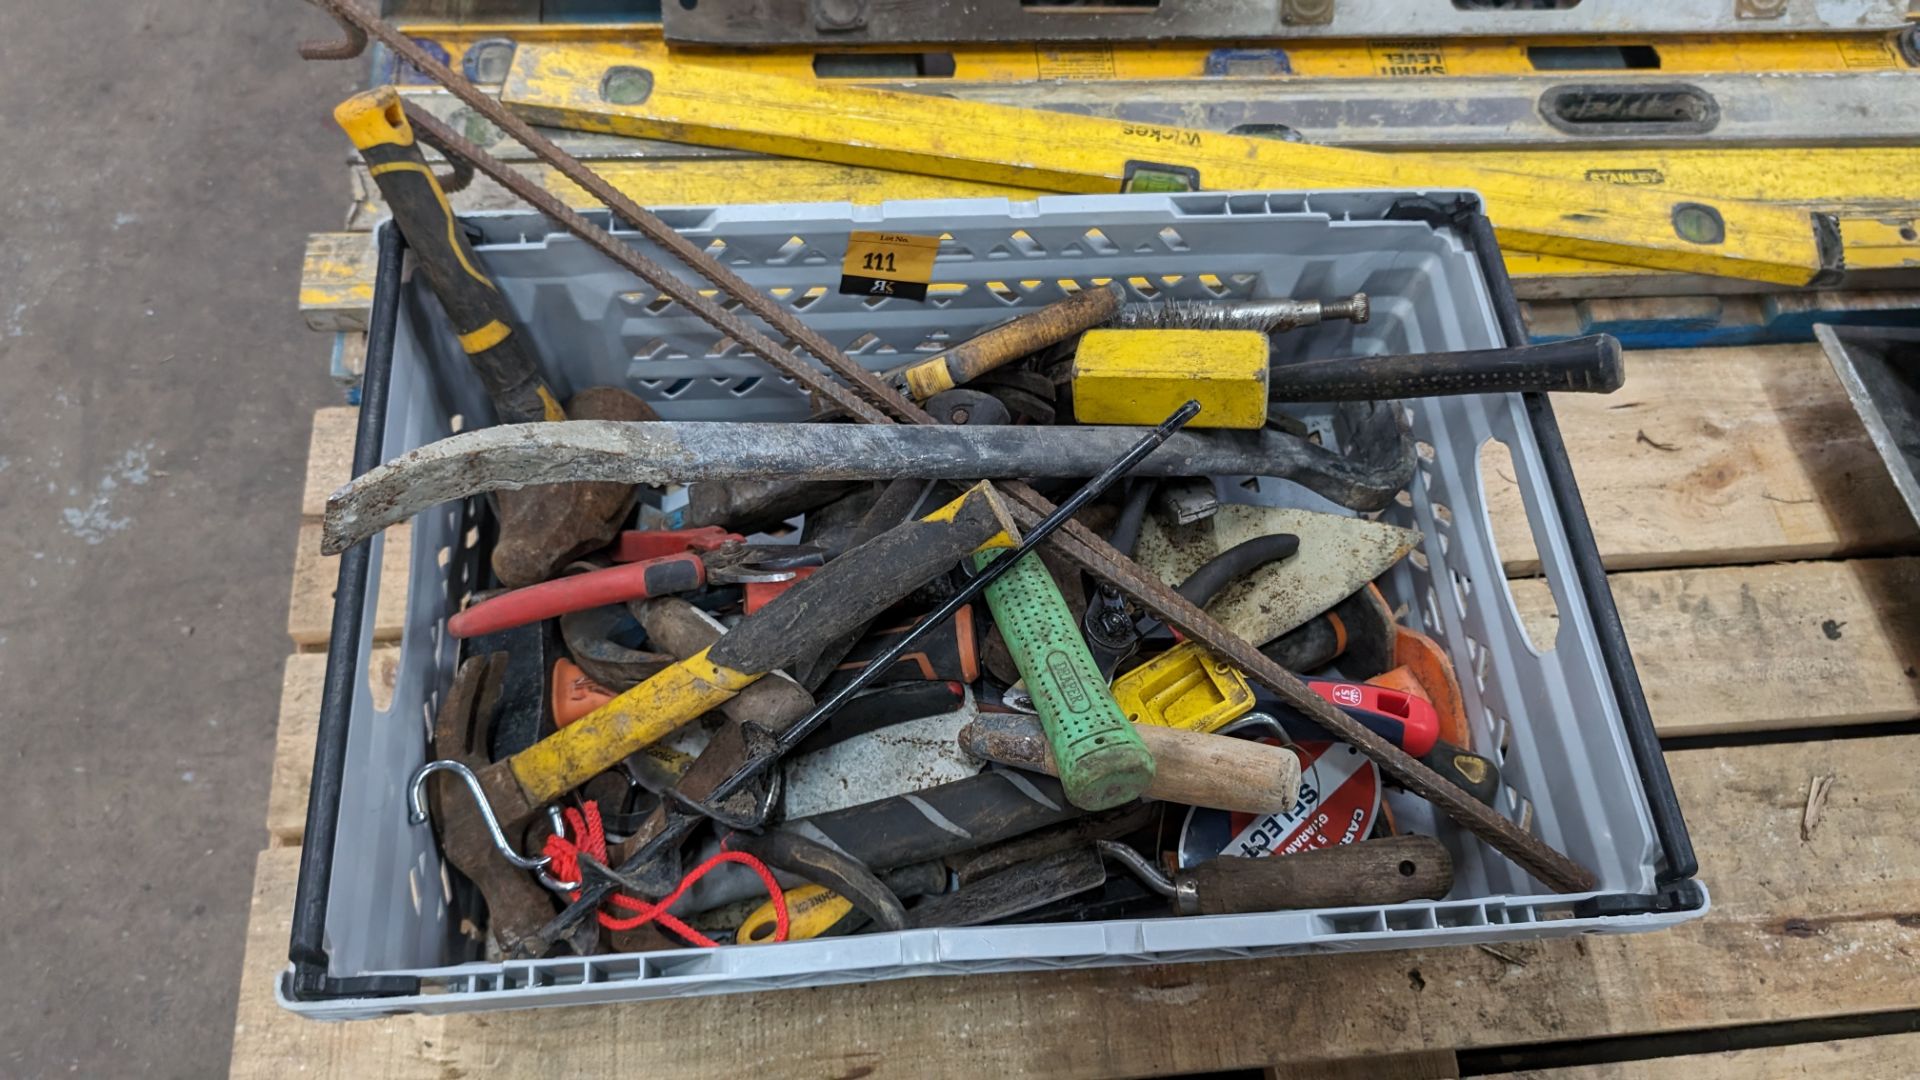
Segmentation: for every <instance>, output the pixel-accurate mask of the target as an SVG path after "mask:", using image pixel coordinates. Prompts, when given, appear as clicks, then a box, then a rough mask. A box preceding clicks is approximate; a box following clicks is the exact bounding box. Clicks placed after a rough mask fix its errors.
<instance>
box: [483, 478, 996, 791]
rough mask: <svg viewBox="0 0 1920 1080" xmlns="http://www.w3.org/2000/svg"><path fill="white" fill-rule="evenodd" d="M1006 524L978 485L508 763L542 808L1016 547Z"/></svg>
mask: <svg viewBox="0 0 1920 1080" xmlns="http://www.w3.org/2000/svg"><path fill="white" fill-rule="evenodd" d="M1009 525H1010V519H1009V518H1008V517H1007V514H1006V511H1005V509H1004V508H1003V507H1002V506H1001V505H1000V502H999V498H998V496H997V495H996V494H995V493H994V491H993V486H992V485H991V484H987V483H981V484H978V485H976V486H974V487H973V488H970V489H968V491H967V493H966V494H965V495H962V496H961V497H960V498H958V499H955V500H954V501H953V502H952V503H949V504H948V505H946V506H944V507H942V508H940V509H939V510H936V511H934V512H933V513H932V514H930V515H928V516H927V517H925V518H923V519H921V520H919V521H909V522H906V523H905V524H902V525H898V526H896V527H894V528H892V529H889V530H888V531H886V532H884V533H881V534H880V535H879V536H876V537H874V538H873V539H872V540H869V541H867V542H866V543H864V544H861V545H860V546H858V547H856V548H854V549H853V550H851V551H848V552H847V553H846V554H844V555H842V556H840V557H839V558H837V559H835V560H833V561H832V562H830V563H828V564H827V565H826V566H824V567H821V568H820V570H819V572H817V573H815V574H813V575H812V576H810V577H808V578H807V579H806V580H804V581H802V582H800V583H799V584H797V585H795V586H794V587H793V588H791V589H788V590H787V591H786V592H784V593H781V594H780V595H779V596H778V597H776V598H775V599H774V600H773V601H772V602H771V603H769V604H768V605H767V606H766V607H764V608H761V609H760V610H759V611H757V612H755V613H754V614H752V615H750V616H748V617H747V618H746V619H745V620H743V621H742V622H741V623H740V624H739V625H738V626H736V627H734V628H733V629H732V630H731V631H729V632H728V633H727V634H725V635H724V636H722V637H721V638H720V640H719V641H717V642H715V643H714V644H713V645H712V646H711V647H709V648H706V649H702V650H701V651H700V652H698V653H696V654H694V655H693V656H690V657H688V658H687V659H685V660H682V661H679V662H678V663H676V664H673V665H672V666H670V667H668V668H667V669H665V670H664V671H661V672H660V673H659V674H657V675H655V676H654V677H652V678H651V679H648V680H647V681H645V682H643V683H641V684H640V685H638V686H635V687H634V688H633V689H631V690H628V691H626V692H624V693H622V694H620V695H619V696H618V697H616V698H614V699H613V700H612V701H609V702H607V703H606V704H605V705H602V706H600V707H599V708H598V709H595V710H594V711H593V712H591V713H588V714H587V715H586V716H583V717H581V718H580V719H578V720H576V721H574V722H573V723H571V724H569V725H567V726H566V727H564V728H561V729H560V730H559V731H556V732H554V733H553V734H552V735H549V736H547V737H546V738H544V739H542V740H540V741H539V742H537V743H535V744H534V745H532V746H530V747H528V748H527V749H525V750H522V751H521V752H520V753H518V754H515V755H514V756H513V757H511V758H508V759H506V764H507V765H508V767H509V768H511V770H512V773H513V777H514V779H515V780H516V781H518V783H519V786H520V789H521V791H522V792H524V793H525V796H526V800H527V802H528V803H529V804H530V805H533V806H539V805H540V804H542V803H545V802H547V801H549V800H551V799H553V798H554V797H556V796H558V795H561V794H563V793H565V792H567V791H571V790H572V789H573V788H575V787H578V786H579V785H581V784H583V783H585V782H586V781H587V780H588V779H589V778H590V777H592V776H594V775H595V774H597V773H599V772H602V771H604V770H606V769H609V768H612V767H613V765H614V764H615V763H616V762H618V761H619V760H620V759H622V758H624V757H626V756H627V755H628V754H631V753H633V752H634V751H636V750H639V749H642V748H644V747H646V746H650V745H652V744H653V743H656V742H658V741H660V740H661V739H664V738H666V737H667V736H668V735H671V734H672V733H673V732H674V731H676V730H678V729H679V728H680V727H681V726H682V725H684V724H686V723H688V722H689V721H691V720H693V719H695V718H696V717H698V716H700V714H702V713H704V712H706V711H707V710H709V709H713V708H716V707H718V706H719V705H720V704H722V703H723V702H725V701H727V700H728V699H729V698H731V697H733V696H734V695H735V694H737V693H739V692H740V691H741V690H743V689H745V688H746V687H748V686H750V685H752V684H753V683H754V681H755V680H757V679H759V678H760V677H761V676H763V675H765V674H766V673H767V672H770V671H772V670H774V669H775V668H782V667H786V666H788V665H789V664H791V663H792V662H793V661H794V660H795V659H797V658H799V657H803V656H809V655H812V654H813V653H814V652H816V651H818V650H819V649H821V648H824V647H825V646H826V644H827V643H829V642H832V641H834V640H836V639H838V638H839V637H840V636H841V635H842V634H845V633H847V632H848V631H849V630H850V629H852V628H854V627H857V626H864V625H865V624H866V623H867V622H868V621H870V620H872V619H873V618H874V617H875V616H877V615H879V614H880V613H881V612H883V611H885V610H886V609H887V608H889V607H892V606H893V605H894V604H896V603H899V602H900V600H901V599H903V598H904V597H905V596H906V595H907V594H908V593H910V592H912V591H913V590H915V589H917V588H919V587H920V586H922V585H924V584H926V583H927V582H928V581H929V580H931V579H932V578H934V577H935V576H937V575H939V574H942V573H945V572H947V571H948V570H951V569H953V567H955V566H956V565H958V564H959V562H960V561H961V560H962V559H964V558H965V557H966V556H967V555H968V553H970V552H972V551H975V550H977V549H979V548H981V547H983V546H987V545H989V544H998V543H1010V542H1011V541H1009V540H1007V539H1006V537H1007V534H1008V532H1009Z"/></svg>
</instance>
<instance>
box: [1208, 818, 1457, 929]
mask: <svg viewBox="0 0 1920 1080" xmlns="http://www.w3.org/2000/svg"><path fill="white" fill-rule="evenodd" d="M1173 885H1174V904H1175V908H1176V910H1178V911H1179V912H1180V914H1182V915H1240V914H1246V913H1250V912H1258V911H1282V910H1286V909H1289V908H1324V907H1364V906H1367V905H1370V904H1398V903H1402V902H1404V901H1407V900H1438V899H1440V898H1441V897H1443V896H1445V895H1447V893H1448V892H1449V891H1450V890H1451V889H1452V888H1453V856H1452V855H1451V854H1450V853H1448V851H1447V849H1446V846H1445V845H1444V844H1442V843H1440V841H1438V840H1436V839H1434V838H1433V837H1431V836H1390V837H1387V838H1385V839H1381V840H1363V841H1360V842H1358V843H1353V844H1336V845H1335V846H1333V847H1328V848H1319V849H1317V850H1314V851H1303V852H1300V853H1299V854H1295V855H1270V856H1268V857H1266V858H1263V859H1246V858H1241V857H1239V856H1237V855H1222V856H1220V857H1219V858H1217V859H1209V860H1208V861H1206V862H1203V863H1201V864H1200V865H1198V866H1195V867H1193V868H1191V869H1188V870H1182V871H1181V872H1180V873H1178V874H1177V875H1175V876H1174V879H1173Z"/></svg>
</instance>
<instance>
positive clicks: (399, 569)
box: [287, 522, 413, 650]
mask: <svg viewBox="0 0 1920 1080" xmlns="http://www.w3.org/2000/svg"><path fill="white" fill-rule="evenodd" d="M385 535H386V542H385V544H384V547H383V551H382V554H381V557H380V566H381V571H380V582H381V584H380V597H379V600H378V601H377V607H376V609H375V617H374V626H373V639H374V640H375V641H397V640H399V638H400V630H401V627H402V626H404V625H405V623H406V611H407V571H408V567H409V566H410V565H411V564H412V561H413V530H412V528H411V527H410V526H409V525H407V524H400V525H396V526H394V527H393V528H391V529H388V530H387V531H386V534H385ZM339 576H340V560H339V558H338V557H336V556H331V555H322V554H320V524H319V522H307V523H305V524H303V525H301V526H300V537H299V541H298V546H297V547H296V548H295V549H294V554H293V597H292V599H291V600H290V601H289V603H288V605H287V636H288V637H291V638H292V639H293V643H294V645H296V646H297V647H299V648H300V649H302V650H307V649H320V648H324V647H325V646H326V644H327V639H328V638H329V637H330V636H332V634H333V589H334V585H335V584H336V583H337V582H338V580H339Z"/></svg>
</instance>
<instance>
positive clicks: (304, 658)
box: [267, 646, 400, 847]
mask: <svg viewBox="0 0 1920 1080" xmlns="http://www.w3.org/2000/svg"><path fill="white" fill-rule="evenodd" d="M326 674H327V656H326V654H325V653H320V652H305V653H294V654H293V655H292V656H289V657H287V666H286V671H285V674H284V675H283V676H282V679H281V683H280V728H279V732H278V734H277V735H276V736H275V739H274V748H273V787H272V789H271V790H269V791H268V793H267V838H268V841H269V843H272V844H274V845H277V846H286V847H298V846H300V841H301V840H302V839H303V838H304V837H305V835H306V830H307V789H308V787H309V785H308V780H309V779H310V778H311V777H312V775H313V744H314V738H315V735H316V733H317V732H318V730H319V726H320V698H321V694H322V692H323V683H324V681H325V679H326ZM399 674H400V650H399V649H396V648H391V647H385V646H376V647H375V648H373V649H372V650H370V652H369V654H368V668H367V683H368V686H369V687H370V688H371V689H372V691H373V703H374V707H375V708H382V709H383V708H386V707H387V705H388V704H389V703H391V702H392V701H393V687H394V683H395V680H396V679H397V678H398V676H399Z"/></svg>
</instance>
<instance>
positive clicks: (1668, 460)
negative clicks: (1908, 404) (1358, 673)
mask: <svg viewBox="0 0 1920 1080" xmlns="http://www.w3.org/2000/svg"><path fill="white" fill-rule="evenodd" d="M1553 408H1554V412H1555V414H1556V416H1557V417H1558V419H1559V423H1560V430H1561V433H1562V435H1563V436H1564V437H1565V439H1566V443H1567V456H1568V458H1569V459H1570V460H1571V461H1572V462H1573V471H1574V474H1575V476H1576V477H1577V478H1578V480H1579V483H1580V493H1581V495H1582V497H1583V498H1584V499H1585V501H1586V507H1587V517H1588V520H1590V521H1591V522H1592V524H1593V532H1594V539H1595V541H1596V542H1597V543H1598V544H1599V547H1600V554H1601V557H1602V559H1604V560H1605V562H1606V564H1607V567H1608V568H1609V569H1614V570H1630V569H1649V568H1657V567H1667V566H1705V565H1719V564H1727V563H1755V562H1769V561H1774V560H1785V559H1819V558H1832V557H1836V556H1848V555H1861V554H1877V553H1890V552H1906V551H1913V550H1920V530H1917V529H1916V528H1915V526H1914V523H1913V520H1912V519H1911V518H1910V517H1908V516H1907V513H1906V510H1905V508H1904V505H1903V504H1902V503H1901V502H1900V499H1899V497H1898V495H1897V493H1896V492H1895V490H1894V487H1893V481H1892V480H1891V479H1890V478H1889V477H1888V475H1887V470H1886V467H1885V466H1884V465H1882V464H1881V462H1880V458H1879V456H1878V455H1877V454H1876V453H1875V452H1874V449H1873V444H1872V443H1871V442H1870V441H1869V440H1868V438H1867V433H1866V429H1865V428H1864V427H1863V426H1862V425H1861V423H1860V419H1859V417H1858V416H1857V415H1856V414H1855V413H1854V411H1853V407H1852V406H1851V405H1850V404H1848V402H1847V398H1846V394H1845V392H1844V391H1843V390H1842V389H1841V387H1840V382H1839V380H1838V378H1836V377H1835V375H1834V374H1833V370H1832V368H1831V367H1829V366H1828V364H1827V361H1826V357H1825V356H1824V355H1823V354H1822V353H1821V351H1820V348H1819V346H1817V345H1766V346H1748V347H1740V348H1724V349H1674V350H1650V351H1644V352H1631V353H1628V354H1627V383H1626V386H1625V387H1624V388H1622V389H1621V390H1620V391H1618V392H1617V393H1614V394H1608V395H1594V394H1556V395H1554V398H1553ZM1503 456H1504V447H1502V446H1500V445H1499V444H1498V443H1492V444H1489V445H1488V447H1486V448H1485V452H1484V453H1483V456H1482V459H1481V475H1482V478H1483V480H1484V481H1485V484H1486V488H1487V498H1488V516H1489V517H1490V519H1491V520H1492V522H1493V527H1494V538H1495V542H1496V543H1497V544H1498V546H1499V550H1500V552H1501V557H1502V560H1503V562H1504V563H1505V565H1506V568H1507V573H1508V574H1509V575H1512V576H1526V575H1530V574H1534V573H1538V572H1539V567H1540V562H1539V556H1538V553H1537V552H1536V551H1535V549H1534V544H1533V536H1532V533H1531V532H1530V531H1529V530H1528V529H1527V528H1526V526H1525V524H1524V522H1525V521H1526V517H1525V514H1524V511H1523V508H1522V505H1521V501H1520V492H1519V487H1518V485H1517V484H1516V483H1515V482H1514V476H1513V472H1512V466H1511V465H1510V464H1509V463H1508V462H1507V461H1506V460H1503Z"/></svg>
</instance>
